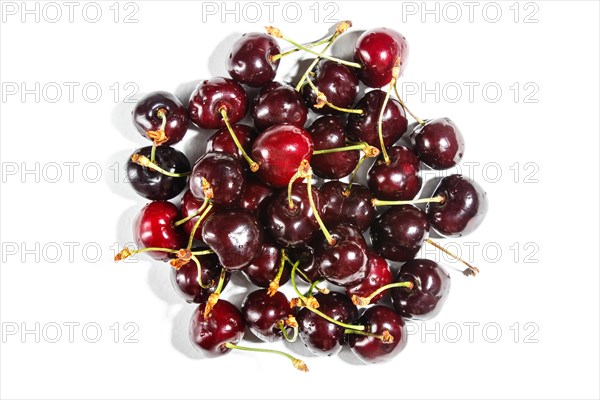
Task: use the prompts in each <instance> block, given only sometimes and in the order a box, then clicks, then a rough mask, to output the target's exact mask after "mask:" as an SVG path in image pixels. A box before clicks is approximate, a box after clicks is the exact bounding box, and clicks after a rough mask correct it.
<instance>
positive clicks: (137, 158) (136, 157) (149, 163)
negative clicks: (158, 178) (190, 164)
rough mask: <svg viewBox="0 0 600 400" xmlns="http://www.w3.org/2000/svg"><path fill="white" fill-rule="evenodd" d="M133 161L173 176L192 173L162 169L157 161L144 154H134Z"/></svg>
mask: <svg viewBox="0 0 600 400" xmlns="http://www.w3.org/2000/svg"><path fill="white" fill-rule="evenodd" d="M131 161H133V162H134V163H135V164H138V165H141V166H142V167H147V168H150V169H152V170H154V171H156V172H160V173H161V174H163V175H166V176H170V177H172V178H182V177H184V176H188V175H189V174H190V172H183V173H174V172H169V171H166V170H164V169H162V168H161V167H159V166H158V165H156V164H155V163H153V162H152V161H150V159H149V158H148V157H146V156H144V155H142V154H134V155H132V156H131Z"/></svg>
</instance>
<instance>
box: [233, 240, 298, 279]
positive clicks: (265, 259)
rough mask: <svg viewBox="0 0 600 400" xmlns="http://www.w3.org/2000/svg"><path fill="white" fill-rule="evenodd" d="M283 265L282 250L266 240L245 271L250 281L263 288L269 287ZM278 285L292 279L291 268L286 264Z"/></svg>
mask: <svg viewBox="0 0 600 400" xmlns="http://www.w3.org/2000/svg"><path fill="white" fill-rule="evenodd" d="M280 267H281V251H280V250H279V248H278V247H277V246H275V244H273V243H271V242H270V241H269V240H266V241H265V242H264V244H263V246H262V249H261V250H260V252H259V253H258V255H257V256H256V257H254V259H252V261H251V262H250V265H248V266H247V267H246V268H245V269H244V271H243V273H244V275H245V276H246V278H248V280H249V281H250V282H252V283H253V284H254V285H256V286H258V287H261V288H268V287H269V284H270V283H271V282H272V281H273V280H274V279H275V278H276V277H277V276H278V275H279V269H280ZM277 279H278V282H277V283H278V285H283V284H285V283H286V282H287V281H289V279H290V269H289V267H288V266H285V267H284V268H283V270H282V272H281V275H279V278H277Z"/></svg>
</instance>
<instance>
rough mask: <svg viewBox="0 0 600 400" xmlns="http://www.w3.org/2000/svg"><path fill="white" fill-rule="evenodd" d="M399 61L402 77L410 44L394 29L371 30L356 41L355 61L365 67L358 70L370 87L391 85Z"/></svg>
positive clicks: (360, 76) (361, 78)
mask: <svg viewBox="0 0 600 400" xmlns="http://www.w3.org/2000/svg"><path fill="white" fill-rule="evenodd" d="M398 59H400V64H399V67H400V74H399V76H400V75H402V72H404V68H405V67H406V61H407V59H408V43H407V42H406V38H405V37H404V36H402V35H401V34H400V33H398V32H396V31H395V30H393V29H389V28H375V29H369V30H368V31H366V32H364V33H363V34H362V35H361V36H360V37H359V38H358V40H357V41H356V45H355V47H354V61H356V62H357V63H359V64H361V65H362V66H363V68H361V69H359V70H358V76H359V78H360V80H361V81H362V82H363V83H364V84H365V85H367V86H369V87H373V88H379V87H382V86H384V85H387V84H388V83H390V81H391V80H392V68H394V66H395V65H396V63H397V60H398Z"/></svg>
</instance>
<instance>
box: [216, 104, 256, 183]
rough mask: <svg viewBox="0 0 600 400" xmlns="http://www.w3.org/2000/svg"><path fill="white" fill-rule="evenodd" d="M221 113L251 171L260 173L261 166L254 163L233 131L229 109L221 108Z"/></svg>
mask: <svg viewBox="0 0 600 400" xmlns="http://www.w3.org/2000/svg"><path fill="white" fill-rule="evenodd" d="M219 113H220V114H221V118H223V122H225V126H226V127H227V130H228V131H229V134H230V135H231V138H232V139H233V142H234V143H235V145H236V147H237V148H238V150H239V151H240V152H241V153H242V156H243V157H244V159H245V160H246V161H247V162H248V164H249V165H250V171H252V172H256V171H258V168H259V165H258V164H257V163H256V162H254V160H253V159H251V158H250V156H249V155H248V153H246V150H244V148H243V147H242V144H241V143H240V141H239V140H238V138H237V136H236V134H235V132H234V131H233V128H232V127H231V123H230V122H229V117H228V116H227V109H226V108H225V107H221V109H220V110H219Z"/></svg>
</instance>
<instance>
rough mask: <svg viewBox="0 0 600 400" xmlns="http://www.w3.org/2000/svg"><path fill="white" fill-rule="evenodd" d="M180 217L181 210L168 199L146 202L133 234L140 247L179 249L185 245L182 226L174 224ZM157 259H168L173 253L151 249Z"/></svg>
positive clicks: (135, 222)
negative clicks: (178, 226)
mask: <svg viewBox="0 0 600 400" xmlns="http://www.w3.org/2000/svg"><path fill="white" fill-rule="evenodd" d="M178 217H179V210H178V209H177V207H176V206H175V205H174V204H173V203H169V202H168V201H153V202H152V203H148V204H146V206H144V208H142V210H141V211H140V213H139V214H138V215H137V217H136V218H135V220H134V222H133V235H134V237H135V242H136V243H137V245H138V247H139V248H147V247H150V248H154V247H159V248H164V249H172V250H177V249H180V248H182V247H183V246H184V245H185V237H184V235H183V234H182V232H181V229H180V228H177V227H175V226H174V225H173V224H174V222H175V221H176V220H177V218H178ZM148 254H149V255H150V256H151V257H152V258H154V259H157V260H168V259H169V258H171V254H170V253H167V252H164V251H149V252H148Z"/></svg>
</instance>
